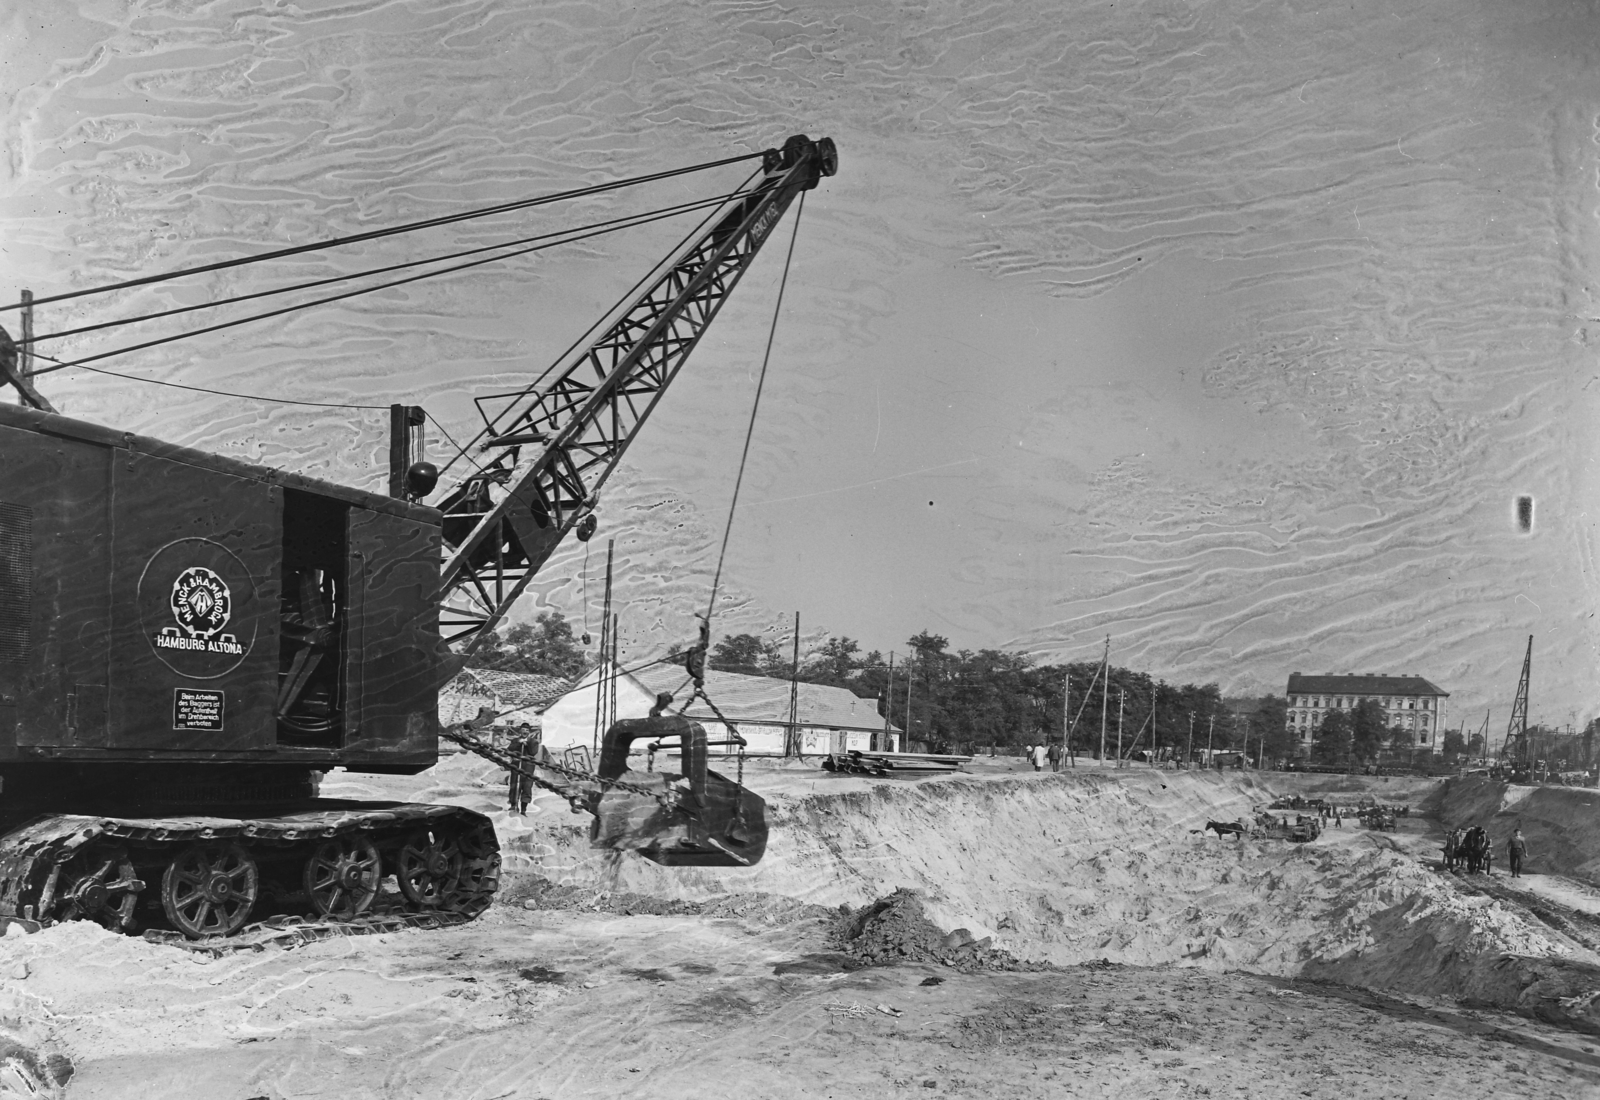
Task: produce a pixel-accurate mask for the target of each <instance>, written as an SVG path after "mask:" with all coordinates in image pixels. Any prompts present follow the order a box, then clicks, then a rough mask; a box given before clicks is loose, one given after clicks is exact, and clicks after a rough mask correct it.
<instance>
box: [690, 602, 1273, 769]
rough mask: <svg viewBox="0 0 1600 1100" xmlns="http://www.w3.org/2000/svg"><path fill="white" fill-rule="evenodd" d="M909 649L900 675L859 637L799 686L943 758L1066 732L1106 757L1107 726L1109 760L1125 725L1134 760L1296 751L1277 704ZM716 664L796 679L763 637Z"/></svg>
mask: <svg viewBox="0 0 1600 1100" xmlns="http://www.w3.org/2000/svg"><path fill="white" fill-rule="evenodd" d="M906 648H907V651H908V653H907V654H905V655H896V658H895V663H894V666H893V668H892V670H891V668H890V662H889V660H888V659H886V658H885V657H884V655H883V654H882V653H881V652H880V651H877V650H873V651H871V652H868V653H863V652H862V651H861V646H860V643H858V642H857V641H855V640H854V639H852V638H848V637H830V638H829V639H828V640H827V641H826V642H824V643H823V644H822V645H821V646H820V647H818V648H816V649H814V650H813V651H812V652H811V653H810V654H808V655H807V656H805V657H804V658H803V659H802V660H801V662H800V665H799V669H798V672H797V676H798V679H800V680H801V681H803V682H805V683H814V684H830V685H832V686H835V687H842V688H848V689H849V690H851V691H853V692H855V694H856V695H858V696H861V697H863V698H867V699H875V700H877V701H878V713H879V715H880V716H885V715H886V716H887V717H888V719H889V721H890V722H891V723H893V724H894V725H895V726H897V727H898V728H900V729H902V730H904V731H906V734H907V740H909V741H914V742H920V743H921V744H923V745H924V746H926V747H927V748H928V749H930V750H931V751H935V752H960V753H970V752H974V751H981V750H982V749H984V748H986V747H988V746H996V747H1001V748H1007V749H1016V748H1021V747H1022V746H1025V745H1031V744H1040V743H1051V742H1053V743H1056V744H1061V743H1063V734H1064V733H1065V734H1067V735H1069V736H1068V737H1067V740H1066V743H1067V744H1069V745H1070V746H1071V748H1072V750H1073V751H1074V752H1078V753H1084V754H1087V755H1098V754H1099V753H1100V751H1101V731H1102V727H1103V728H1104V733H1105V752H1106V755H1108V756H1110V755H1113V754H1114V753H1115V752H1116V746H1117V733H1118V729H1119V727H1120V729H1121V737H1122V750H1123V753H1124V754H1125V755H1126V754H1127V753H1129V752H1133V751H1142V752H1149V751H1152V750H1154V751H1158V752H1163V753H1164V755H1168V756H1178V757H1180V758H1182V757H1185V756H1186V755H1187V754H1188V753H1189V751H1190V750H1191V748H1192V749H1193V750H1194V751H1196V752H1198V751H1199V750H1202V749H1205V748H1206V747H1207V746H1208V745H1209V746H1211V747H1213V748H1215V749H1219V750H1223V749H1237V748H1242V747H1244V746H1245V744H1246V742H1247V741H1248V744H1249V746H1250V755H1251V758H1252V759H1255V757H1256V755H1257V749H1258V748H1264V751H1265V756H1266V758H1267V759H1269V760H1271V759H1276V758H1278V757H1280V756H1282V755H1285V754H1286V753H1287V752H1290V751H1292V747H1293V742H1292V739H1291V738H1290V735H1289V734H1288V733H1287V732H1286V731H1285V729H1284V724H1285V721H1286V710H1287V706H1286V702H1285V700H1283V699H1282V698H1280V697H1276V696H1266V697H1264V698H1261V699H1257V700H1254V701H1253V705H1249V706H1243V707H1241V706H1238V705H1232V706H1230V705H1229V703H1228V702H1227V701H1225V700H1224V699H1223V697H1222V693H1221V691H1220V690H1219V688H1218V686H1217V685H1216V684H1169V683H1168V682H1166V681H1165V680H1162V679H1159V678H1157V677H1153V676H1151V675H1150V674H1149V673H1147V672H1140V671H1137V670H1134V669H1129V668H1123V667H1121V666H1118V665H1112V666H1110V668H1109V669H1107V670H1102V668H1101V664H1100V662H1098V661H1077V662H1069V663H1067V664H1038V663H1036V662H1035V660H1034V658H1032V657H1030V656H1028V655H1027V654H1022V653H1009V652H1006V651H1004V650H998V649H978V650H968V649H960V650H955V651H952V650H951V649H950V643H949V640H948V639H946V638H944V637H941V636H940V635H937V634H931V633H929V632H927V631H922V632H920V633H918V634H916V635H913V636H912V637H911V638H910V639H908V640H907V642H906ZM709 664H710V666H711V667H712V668H716V669H724V670H726V671H729V672H743V673H747V674H751V675H759V676H775V677H781V678H785V679H787V678H788V677H789V676H790V675H791V673H795V671H796V670H795V668H794V664H793V661H792V658H791V657H790V656H789V655H786V654H784V653H783V652H782V650H781V649H780V648H779V647H778V645H777V644H776V643H773V642H771V641H768V640H766V639H763V638H761V637H759V636H757V635H754V634H736V635H732V636H730V637H727V638H724V639H722V640H721V641H719V642H718V643H717V644H716V646H715V647H713V649H712V651H711V654H710V660H709Z"/></svg>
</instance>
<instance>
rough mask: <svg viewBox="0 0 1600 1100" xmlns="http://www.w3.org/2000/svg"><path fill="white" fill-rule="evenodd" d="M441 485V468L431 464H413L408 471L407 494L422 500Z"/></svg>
mask: <svg viewBox="0 0 1600 1100" xmlns="http://www.w3.org/2000/svg"><path fill="white" fill-rule="evenodd" d="M438 484H439V467H437V466H435V465H434V464H433V463H431V462H413V463H412V464H411V465H410V466H409V467H408V468H407V469H406V492H408V493H410V494H411V496H412V498H413V499H415V500H421V499H422V498H423V497H425V496H427V495H428V494H429V493H431V492H433V490H434V486H436V485H438Z"/></svg>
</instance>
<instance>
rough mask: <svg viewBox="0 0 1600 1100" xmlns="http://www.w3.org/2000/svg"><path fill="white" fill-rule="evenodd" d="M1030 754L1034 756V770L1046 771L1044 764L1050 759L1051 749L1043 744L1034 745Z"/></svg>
mask: <svg viewBox="0 0 1600 1100" xmlns="http://www.w3.org/2000/svg"><path fill="white" fill-rule="evenodd" d="M1029 755H1030V756H1032V758H1033V770H1034V771H1036V772H1042V771H1044V765H1045V761H1046V760H1047V759H1048V756H1049V751H1048V750H1047V749H1046V748H1045V747H1044V746H1043V745H1035V746H1033V749H1032V751H1031V752H1030V754H1029Z"/></svg>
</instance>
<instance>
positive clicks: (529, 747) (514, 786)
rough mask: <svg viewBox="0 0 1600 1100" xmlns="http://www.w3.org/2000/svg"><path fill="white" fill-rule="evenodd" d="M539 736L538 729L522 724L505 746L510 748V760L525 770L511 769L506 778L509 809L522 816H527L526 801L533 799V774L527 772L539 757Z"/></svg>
mask: <svg viewBox="0 0 1600 1100" xmlns="http://www.w3.org/2000/svg"><path fill="white" fill-rule="evenodd" d="M540 740H541V736H540V733H539V731H538V730H535V729H531V728H529V727H528V726H526V725H524V726H522V727H521V728H520V729H518V731H517V733H516V735H515V736H513V737H512V738H511V743H510V744H509V745H508V746H507V748H508V749H509V750H510V756H511V762H512V763H513V764H515V765H517V766H518V767H519V768H522V769H526V771H513V772H511V773H510V774H509V776H508V777H507V780H506V786H507V787H508V788H509V791H508V793H509V795H510V802H511V806H510V808H511V810H512V812H514V813H516V814H520V815H521V816H523V817H527V816H528V803H529V802H531V801H532V800H533V776H532V775H530V774H528V772H531V771H532V770H533V766H534V764H535V762H536V761H537V760H538V759H539V742H540Z"/></svg>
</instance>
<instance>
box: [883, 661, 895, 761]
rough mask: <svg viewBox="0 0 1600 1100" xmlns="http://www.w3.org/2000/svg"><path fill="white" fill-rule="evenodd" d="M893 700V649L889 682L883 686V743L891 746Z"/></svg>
mask: <svg viewBox="0 0 1600 1100" xmlns="http://www.w3.org/2000/svg"><path fill="white" fill-rule="evenodd" d="M893 698H894V650H892V649H891V650H890V651H889V680H888V682H887V683H886V684H884V685H883V743H884V744H885V745H890V744H892V743H893V742H891V741H890V740H889V738H890V737H891V734H890V733H889V727H890V726H891V725H892V724H893V723H891V722H890V721H889V700H891V699H893ZM885 751H888V750H887V749H886V750H885Z"/></svg>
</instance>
